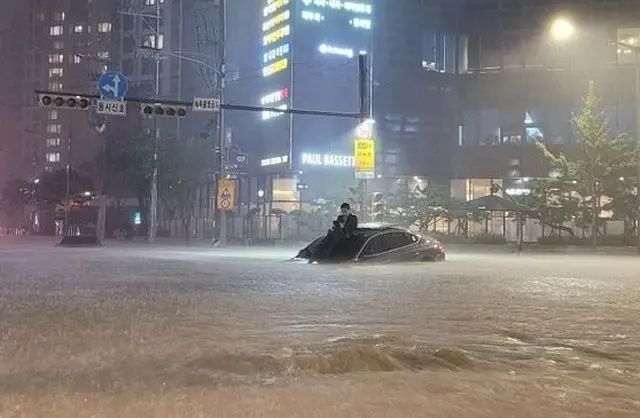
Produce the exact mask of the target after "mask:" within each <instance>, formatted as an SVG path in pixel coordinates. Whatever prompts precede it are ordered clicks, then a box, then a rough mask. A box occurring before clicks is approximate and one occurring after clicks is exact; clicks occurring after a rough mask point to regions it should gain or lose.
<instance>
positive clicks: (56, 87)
mask: <svg viewBox="0 0 640 418" xmlns="http://www.w3.org/2000/svg"><path fill="white" fill-rule="evenodd" d="M49 90H50V91H62V83H58V82H55V81H52V82H50V83H49Z"/></svg>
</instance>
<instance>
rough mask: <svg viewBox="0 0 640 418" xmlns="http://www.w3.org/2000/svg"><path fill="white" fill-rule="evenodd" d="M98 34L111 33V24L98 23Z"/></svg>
mask: <svg viewBox="0 0 640 418" xmlns="http://www.w3.org/2000/svg"><path fill="white" fill-rule="evenodd" d="M98 32H100V33H107V32H111V23H110V22H100V23H98Z"/></svg>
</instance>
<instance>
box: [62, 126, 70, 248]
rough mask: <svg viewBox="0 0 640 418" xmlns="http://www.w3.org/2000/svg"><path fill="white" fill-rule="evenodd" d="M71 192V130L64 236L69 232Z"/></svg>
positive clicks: (66, 177)
mask: <svg viewBox="0 0 640 418" xmlns="http://www.w3.org/2000/svg"><path fill="white" fill-rule="evenodd" d="M70 194H71V132H69V138H67V169H66V173H65V188H64V230H63V231H62V236H66V235H68V234H69V207H70V203H69V196H70Z"/></svg>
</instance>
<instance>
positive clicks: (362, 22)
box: [349, 17, 371, 30]
mask: <svg viewBox="0 0 640 418" xmlns="http://www.w3.org/2000/svg"><path fill="white" fill-rule="evenodd" d="M349 23H350V24H351V26H353V27H354V28H356V29H367V30H370V29H371V20H370V19H360V18H358V17H356V18H354V19H351V20H350V21H349Z"/></svg>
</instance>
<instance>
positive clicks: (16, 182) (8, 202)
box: [0, 179, 36, 226]
mask: <svg viewBox="0 0 640 418" xmlns="http://www.w3.org/2000/svg"><path fill="white" fill-rule="evenodd" d="M35 192H36V186H35V184H33V183H28V182H25V181H23V180H20V179H13V180H10V181H8V182H7V183H5V185H4V186H3V187H2V191H1V192H0V196H1V198H0V209H2V211H3V212H4V213H5V215H6V216H7V217H8V218H9V219H10V220H11V223H12V224H13V225H14V226H15V225H17V224H18V223H20V224H22V222H23V218H22V216H23V214H24V208H25V206H26V205H28V204H30V203H33V202H34V198H35ZM20 226H22V225H20Z"/></svg>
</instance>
